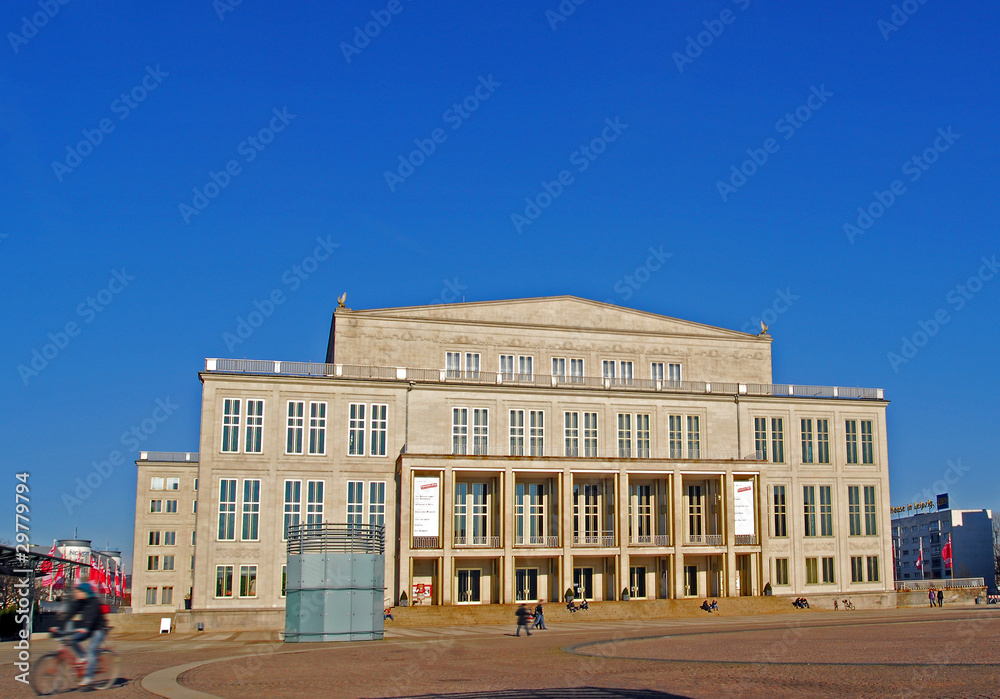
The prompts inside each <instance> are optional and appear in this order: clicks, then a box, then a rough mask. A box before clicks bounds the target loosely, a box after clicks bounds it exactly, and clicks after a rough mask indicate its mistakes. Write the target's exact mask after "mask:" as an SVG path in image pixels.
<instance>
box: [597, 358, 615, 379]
mask: <svg viewBox="0 0 1000 699" xmlns="http://www.w3.org/2000/svg"><path fill="white" fill-rule="evenodd" d="M617 373H618V371H617V366H616V364H615V362H614V361H613V360H610V359H605V360H603V361H602V362H601V376H602V377H603V378H605V379H611V383H614V382H615V378H616V375H617Z"/></svg>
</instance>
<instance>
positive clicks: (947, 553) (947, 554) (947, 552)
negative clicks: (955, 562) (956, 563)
mask: <svg viewBox="0 0 1000 699" xmlns="http://www.w3.org/2000/svg"><path fill="white" fill-rule="evenodd" d="M941 558H943V559H944V567H945V568H951V534H949V535H948V543H947V544H945V545H944V548H943V549H941Z"/></svg>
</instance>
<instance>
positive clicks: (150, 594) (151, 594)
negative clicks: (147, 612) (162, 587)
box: [146, 587, 156, 604]
mask: <svg viewBox="0 0 1000 699" xmlns="http://www.w3.org/2000/svg"><path fill="white" fill-rule="evenodd" d="M146 604H156V588H155V587H147V588H146Z"/></svg>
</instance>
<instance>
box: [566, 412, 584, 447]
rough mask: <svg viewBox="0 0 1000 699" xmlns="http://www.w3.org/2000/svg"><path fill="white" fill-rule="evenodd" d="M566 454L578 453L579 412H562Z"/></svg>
mask: <svg viewBox="0 0 1000 699" xmlns="http://www.w3.org/2000/svg"><path fill="white" fill-rule="evenodd" d="M563 435H564V437H565V440H566V456H579V455H580V413H569V412H567V413H563Z"/></svg>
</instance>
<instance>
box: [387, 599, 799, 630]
mask: <svg viewBox="0 0 1000 699" xmlns="http://www.w3.org/2000/svg"><path fill="white" fill-rule="evenodd" d="M704 601H705V600H703V599H679V600H633V601H629V602H590V609H588V610H587V611H577V612H570V611H569V610H568V609H567V608H566V605H565V604H557V603H546V604H544V605H543V606H544V608H545V619H546V620H547V621H553V622H557V621H562V622H568V621H576V622H581V621H587V620H591V621H615V620H625V619H669V618H690V617H704V616H707V615H708V614H710V613H711V614H718V615H720V616H727V615H731V616H745V615H756V614H777V613H788V612H790V611H793V608H792V606H791V603H792V598H787V597H722V598H717V602H718V604H719V611H718V612H705V611H704V610H702V609H701V605H702V603H703V602H704ZM709 601H711V600H709ZM519 606H520V604H483V605H453V606H435V605H418V606H415V607H394V608H393V610H392V613H393V617H394V621H391V622H388V621H387V622H386V624H387V625H389V626H462V625H469V624H510V623H514V622H515V614H514V613H515V612H516V610H517V608H518V607H519ZM534 606H535V605H534V604H528V608H529V609H534ZM803 611H804V612H808V611H810V610H803Z"/></svg>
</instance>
